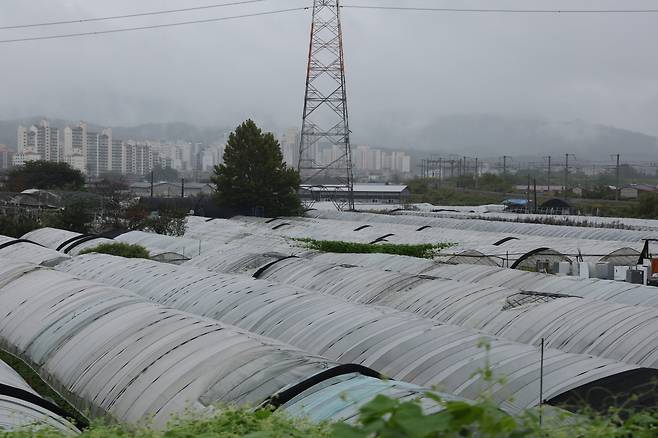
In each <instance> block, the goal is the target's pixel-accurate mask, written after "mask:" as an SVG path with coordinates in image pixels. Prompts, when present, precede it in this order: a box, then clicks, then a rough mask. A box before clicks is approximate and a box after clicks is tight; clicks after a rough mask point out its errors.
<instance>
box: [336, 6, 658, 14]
mask: <svg viewBox="0 0 658 438" xmlns="http://www.w3.org/2000/svg"><path fill="white" fill-rule="evenodd" d="M341 7H342V8H349V9H374V10H382V11H416V12H465V13H468V12H471V13H485V14H487V13H493V14H653V13H658V9H464V8H423V7H412V6H370V5H349V4H348V5H342V6H341Z"/></svg>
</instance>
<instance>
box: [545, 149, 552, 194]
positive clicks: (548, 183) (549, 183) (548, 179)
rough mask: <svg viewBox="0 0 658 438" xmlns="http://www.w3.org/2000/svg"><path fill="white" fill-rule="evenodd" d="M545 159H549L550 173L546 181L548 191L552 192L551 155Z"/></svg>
mask: <svg viewBox="0 0 658 438" xmlns="http://www.w3.org/2000/svg"><path fill="white" fill-rule="evenodd" d="M544 158H548V173H547V175H546V176H547V178H546V180H547V181H546V183H547V190H546V191H547V192H550V191H551V156H550V155H549V156H548V157H544Z"/></svg>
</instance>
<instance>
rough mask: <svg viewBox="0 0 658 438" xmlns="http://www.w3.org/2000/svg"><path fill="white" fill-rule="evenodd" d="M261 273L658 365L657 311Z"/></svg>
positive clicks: (472, 287)
mask: <svg viewBox="0 0 658 438" xmlns="http://www.w3.org/2000/svg"><path fill="white" fill-rule="evenodd" d="M227 257H229V255H227ZM234 257H235V255H234ZM235 258H238V257H235ZM191 262H194V260H192V261H191ZM257 273H258V274H259V278H261V279H266V280H270V281H273V282H276V283H284V284H290V285H294V286H298V287H302V288H305V289H309V290H315V291H319V292H322V293H326V294H329V295H335V296H338V297H341V298H343V299H346V300H348V301H352V302H357V303H364V304H375V305H382V306H387V307H390V308H394V309H397V310H402V311H406V312H413V313H416V314H418V315H421V316H424V317H427V318H432V319H435V320H437V321H441V322H444V323H449V324H454V325H458V326H461V327H470V328H474V329H477V330H482V331H485V332H487V333H490V334H493V335H496V336H500V337H503V338H505V339H508V340H512V341H516V342H524V343H530V344H535V345H536V344H538V343H539V342H540V339H541V338H545V339H546V343H547V345H548V346H549V347H553V348H557V349H560V350H562V351H565V352H570V353H579V354H591V355H596V356H599V357H606V358H609V359H613V360H618V361H623V362H627V363H635V364H638V365H642V366H645V367H651V368H658V338H656V337H655V332H656V330H658V309H656V308H652V307H640V306H627V305H621V304H615V303H611V302H605V301H598V300H591V299H583V298H572V297H569V296H567V295H557V296H542V295H541V294H531V293H523V292H521V291H519V290H514V289H506V288H501V287H495V286H489V285H482V284H478V283H465V282H459V281H454V280H446V279H437V278H433V277H429V276H414V275H408V274H400V273H395V272H382V271H378V270H372V269H365V268H360V267H344V266H336V265H328V264H317V263H313V262H310V261H307V260H303V259H300V258H288V259H283V260H280V261H278V262H277V263H274V264H270V266H269V267H266V268H265V269H260V270H259V271H258V272H257ZM604 334H605V335H604Z"/></svg>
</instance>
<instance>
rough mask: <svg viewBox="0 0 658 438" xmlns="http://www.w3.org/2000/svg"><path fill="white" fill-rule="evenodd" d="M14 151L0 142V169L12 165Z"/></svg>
mask: <svg viewBox="0 0 658 438" xmlns="http://www.w3.org/2000/svg"><path fill="white" fill-rule="evenodd" d="M13 158H14V153H13V152H12V151H11V149H9V148H8V147H7V146H6V145H4V144H0V169H7V168H8V167H9V166H11V165H12V162H13V161H12V160H13Z"/></svg>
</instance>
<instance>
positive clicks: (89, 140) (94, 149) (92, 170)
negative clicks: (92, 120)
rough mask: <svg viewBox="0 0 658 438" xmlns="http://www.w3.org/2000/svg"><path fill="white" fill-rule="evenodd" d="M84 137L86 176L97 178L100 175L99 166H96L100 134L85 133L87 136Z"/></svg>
mask: <svg viewBox="0 0 658 438" xmlns="http://www.w3.org/2000/svg"><path fill="white" fill-rule="evenodd" d="M85 137H86V139H85V143H86V147H87V153H86V154H85V164H86V168H87V175H89V176H98V175H100V172H99V166H98V155H99V149H100V134H99V133H98V132H87V135H86V136H85Z"/></svg>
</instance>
